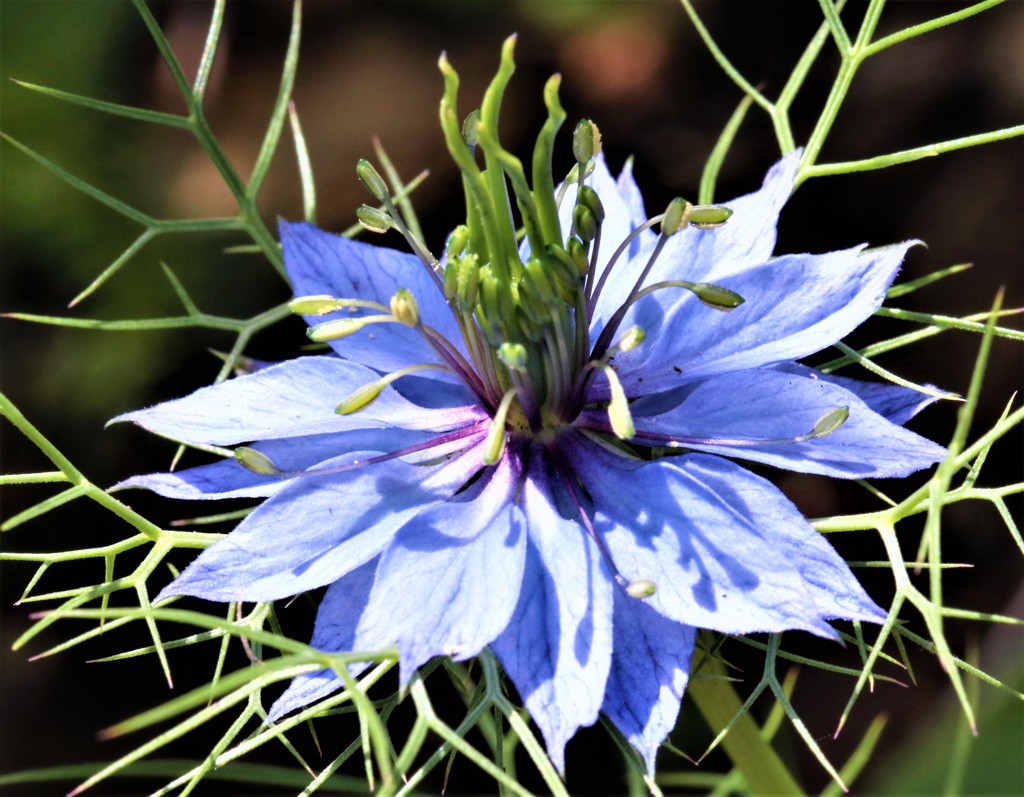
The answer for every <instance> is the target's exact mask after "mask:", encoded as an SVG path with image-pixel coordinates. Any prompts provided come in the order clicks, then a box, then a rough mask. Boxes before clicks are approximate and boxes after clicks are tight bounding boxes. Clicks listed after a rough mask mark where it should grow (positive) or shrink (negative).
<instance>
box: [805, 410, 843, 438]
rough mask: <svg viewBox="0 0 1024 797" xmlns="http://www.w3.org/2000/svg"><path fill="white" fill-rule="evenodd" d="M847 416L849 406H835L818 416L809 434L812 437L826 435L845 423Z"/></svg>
mask: <svg viewBox="0 0 1024 797" xmlns="http://www.w3.org/2000/svg"><path fill="white" fill-rule="evenodd" d="M849 417H850V408H849V407H836V408H835V409H834V410H830V411H829V412H826V413H825V414H824V415H822V416H821V417H820V418H818V420H817V421H815V423H814V428H813V429H812V430H811V434H810V435H809V436H810V437H812V438H815V437H827V436H828V435H830V434H832V433H833V432H835V431H837V430H838V429H839V427H841V426H842V425H843V424H844V423H846V419H847V418H849Z"/></svg>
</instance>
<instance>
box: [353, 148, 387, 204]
mask: <svg viewBox="0 0 1024 797" xmlns="http://www.w3.org/2000/svg"><path fill="white" fill-rule="evenodd" d="M356 176H357V177H358V178H359V182H361V183H362V184H363V187H364V188H365V189H366V190H367V191H369V192H370V196H372V197H373V198H374V199H376V200H377V201H378V202H383V201H384V200H385V199H387V198H388V196H390V193H389V192H388V184H387V183H385V182H384V178H383V177H381V176H380V173H379V172H378V171H377V170H376V169H375V168H374V167H373V164H372V163H370V162H369V161H368V160H366V158H362V159H360V161H359V163H357V164H356Z"/></svg>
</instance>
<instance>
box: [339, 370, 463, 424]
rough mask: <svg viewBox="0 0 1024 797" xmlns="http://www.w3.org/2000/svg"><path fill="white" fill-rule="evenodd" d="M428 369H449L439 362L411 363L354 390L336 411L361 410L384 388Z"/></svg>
mask: <svg viewBox="0 0 1024 797" xmlns="http://www.w3.org/2000/svg"><path fill="white" fill-rule="evenodd" d="M426 370H435V371H445V370H447V369H446V368H445V367H444V366H443V365H438V364H437V363H420V364H419V365H410V366H408V367H406V368H400V369H399V370H397V371H394V372H392V373H390V374H388V375H387V376H385V377H382V378H380V379H377V380H376V381H374V382H368V383H367V384H365V385H363V386H362V387H361V388H359V389H358V390H355V391H353V392H352V393H351V394H349V396H348V398H346V399H345V400H344V401H342V402H341V403H340V404H339V405H338V406H337V408H336V409H335V410H334V411H335V412H336V413H338V414H339V415H351V414H352V413H354V412H359V410H361V409H363V408H365V407H368V406H369V405H370V404H372V403H373V402H374V401H376V400H377V397H378V396H380V394H381V393H382V392H383V390H384V388H386V387H387V386H388V385H390V384H391V383H392V382H395V381H397V380H399V379H401V378H402V377H403V376H408V375H409V374H412V373H415V372H416V371H426Z"/></svg>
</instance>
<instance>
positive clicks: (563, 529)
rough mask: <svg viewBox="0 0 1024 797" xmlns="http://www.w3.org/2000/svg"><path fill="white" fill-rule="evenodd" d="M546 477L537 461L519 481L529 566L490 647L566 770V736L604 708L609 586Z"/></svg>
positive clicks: (601, 564) (608, 663) (594, 549)
mask: <svg viewBox="0 0 1024 797" xmlns="http://www.w3.org/2000/svg"><path fill="white" fill-rule="evenodd" d="M535 460H536V457H535ZM549 478H550V477H549V475H548V474H547V473H545V472H544V469H543V467H542V466H541V465H538V464H537V463H536V461H535V462H534V463H533V465H532V466H531V473H530V477H529V478H528V479H527V481H526V482H525V483H524V485H523V494H522V506H523V511H524V512H525V513H526V519H527V523H528V524H529V526H528V528H529V545H528V546H527V551H526V570H525V573H524V576H523V584H522V591H521V593H520V596H519V603H518V604H517V606H516V609H515V613H514V614H513V616H512V620H511V622H509V625H508V628H507V629H506V630H505V632H504V633H502V634H501V636H499V637H498V638H497V639H496V640H495V641H494V643H493V644H492V648H493V650H494V652H495V653H496V654H497V655H498V658H500V659H501V663H502V665H503V666H504V668H505V671H506V672H507V673H508V675H509V677H510V678H511V679H512V681H513V683H515V685H516V688H517V689H518V690H519V694H520V696H521V697H522V698H523V700H524V702H525V704H526V708H527V709H528V710H529V712H530V716H531V717H532V719H533V721H534V722H536V723H537V726H538V727H539V728H540V730H541V733H543V735H544V740H545V742H546V743H547V749H548V755H549V756H550V757H551V760H552V761H553V762H554V763H555V766H556V767H557V768H558V769H559V771H564V769H565V745H566V742H568V741H569V739H570V738H572V736H573V735H574V734H575V733H576V730H577V729H578V728H579V727H581V726H584V725H591V724H592V723H593V722H594V721H595V720H596V719H597V715H598V711H599V710H600V708H601V702H602V698H603V695H604V691H605V684H606V682H607V678H608V671H609V669H610V667H611V651H612V592H613V589H614V584H613V582H612V580H611V575H610V573H609V571H608V568H607V565H606V563H605V562H604V560H603V559H602V557H601V554H600V552H599V551H598V549H597V546H596V545H595V544H594V542H593V540H591V539H590V538H589V537H588V536H587V535H586V533H585V532H584V530H583V528H582V527H581V526H580V525H579V523H577V522H575V521H572V520H567V519H566V518H564V517H562V515H561V514H560V513H559V511H558V509H557V508H556V506H555V504H554V498H553V496H552V495H551V492H550V488H549V486H548V484H547V482H548V479H549Z"/></svg>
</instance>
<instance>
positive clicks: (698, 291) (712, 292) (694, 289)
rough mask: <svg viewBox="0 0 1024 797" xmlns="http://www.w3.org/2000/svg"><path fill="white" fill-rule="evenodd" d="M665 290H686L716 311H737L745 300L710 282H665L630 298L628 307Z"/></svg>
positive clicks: (655, 284)
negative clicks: (650, 294) (655, 292)
mask: <svg viewBox="0 0 1024 797" xmlns="http://www.w3.org/2000/svg"><path fill="white" fill-rule="evenodd" d="M663 288H684V289H686V290H688V291H690V292H691V293H692V294H694V295H695V296H696V297H697V298H698V299H700V300H701V302H702V303H703V304H706V305H707V306H708V307H711V308H713V309H715V310H725V311H729V310H735V309H736V308H737V307H739V306H740V305H741V304H743V302H744V301H745V299H744V298H743V297H742V296H740V295H739V294H738V293H736V291H731V290H729V289H728V288H723V287H722V286H721V285H712V284H711V283H710V282H686V281H684V280H665V281H664V282H656V283H654V284H653V285H649V286H647V287H646V288H644V289H643V290H642V291H640V292H639V293H636V294H634V295H633V296H631V297H630V298H629V301H628V302H627V306H629V305H631V304H633V303H634V302H636V301H637V300H639V299H642V298H643V297H644V296H646V295H647V294H649V293H653V292H654V291H660V290H661V289H663Z"/></svg>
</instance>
